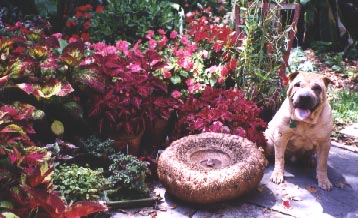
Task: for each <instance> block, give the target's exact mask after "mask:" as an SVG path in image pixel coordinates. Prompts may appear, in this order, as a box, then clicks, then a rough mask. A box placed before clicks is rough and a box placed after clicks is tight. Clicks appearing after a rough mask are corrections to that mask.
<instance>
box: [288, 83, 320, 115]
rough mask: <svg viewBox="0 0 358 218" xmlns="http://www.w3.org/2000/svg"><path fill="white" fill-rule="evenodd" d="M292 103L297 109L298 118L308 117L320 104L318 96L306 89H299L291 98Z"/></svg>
mask: <svg viewBox="0 0 358 218" xmlns="http://www.w3.org/2000/svg"><path fill="white" fill-rule="evenodd" d="M291 100H292V105H293V107H294V109H295V115H296V117H297V118H298V119H301V120H304V119H306V118H308V117H309V116H310V114H311V112H312V111H314V109H315V108H316V107H317V105H318V104H319V100H318V98H317V96H315V95H314V94H313V93H312V92H310V91H306V90H299V91H297V92H296V93H295V94H294V95H293V96H292V98H291Z"/></svg>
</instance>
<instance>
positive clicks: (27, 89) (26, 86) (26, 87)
mask: <svg viewBox="0 0 358 218" xmlns="http://www.w3.org/2000/svg"><path fill="white" fill-rule="evenodd" d="M16 86H17V87H19V88H20V89H21V90H22V91H24V92H26V93H27V94H31V93H32V92H33V91H34V85H33V84H26V83H21V84H16Z"/></svg>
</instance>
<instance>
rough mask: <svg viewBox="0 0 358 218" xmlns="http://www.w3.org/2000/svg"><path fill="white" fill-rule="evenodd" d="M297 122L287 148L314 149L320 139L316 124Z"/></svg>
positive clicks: (292, 149)
mask: <svg viewBox="0 0 358 218" xmlns="http://www.w3.org/2000/svg"><path fill="white" fill-rule="evenodd" d="M303 125H306V124H297V126H296V127H295V128H293V129H292V130H293V131H292V135H291V137H290V138H289V141H288V144H287V150H291V151H295V150H305V151H310V150H314V149H315V147H316V146H317V144H318V143H319V140H318V138H317V130H316V128H317V127H316V126H315V125H311V124H307V125H306V126H303ZM307 127H308V128H307Z"/></svg>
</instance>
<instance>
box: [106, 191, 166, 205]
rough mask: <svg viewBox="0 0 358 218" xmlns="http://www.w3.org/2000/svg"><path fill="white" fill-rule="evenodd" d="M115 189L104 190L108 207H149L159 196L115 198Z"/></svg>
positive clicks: (158, 199)
mask: <svg viewBox="0 0 358 218" xmlns="http://www.w3.org/2000/svg"><path fill="white" fill-rule="evenodd" d="M116 192H117V190H115V189H108V190H104V200H105V202H106V205H107V206H108V207H110V208H132V207H150V206H153V205H154V204H155V203H156V202H158V201H160V200H161V198H160V197H149V196H148V197H143V198H138V199H130V200H117V199H116V197H117V196H116V194H117V193H116Z"/></svg>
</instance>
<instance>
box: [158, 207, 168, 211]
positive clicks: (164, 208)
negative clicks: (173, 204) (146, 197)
mask: <svg viewBox="0 0 358 218" xmlns="http://www.w3.org/2000/svg"><path fill="white" fill-rule="evenodd" d="M158 210H160V211H167V208H166V207H164V206H158Z"/></svg>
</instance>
